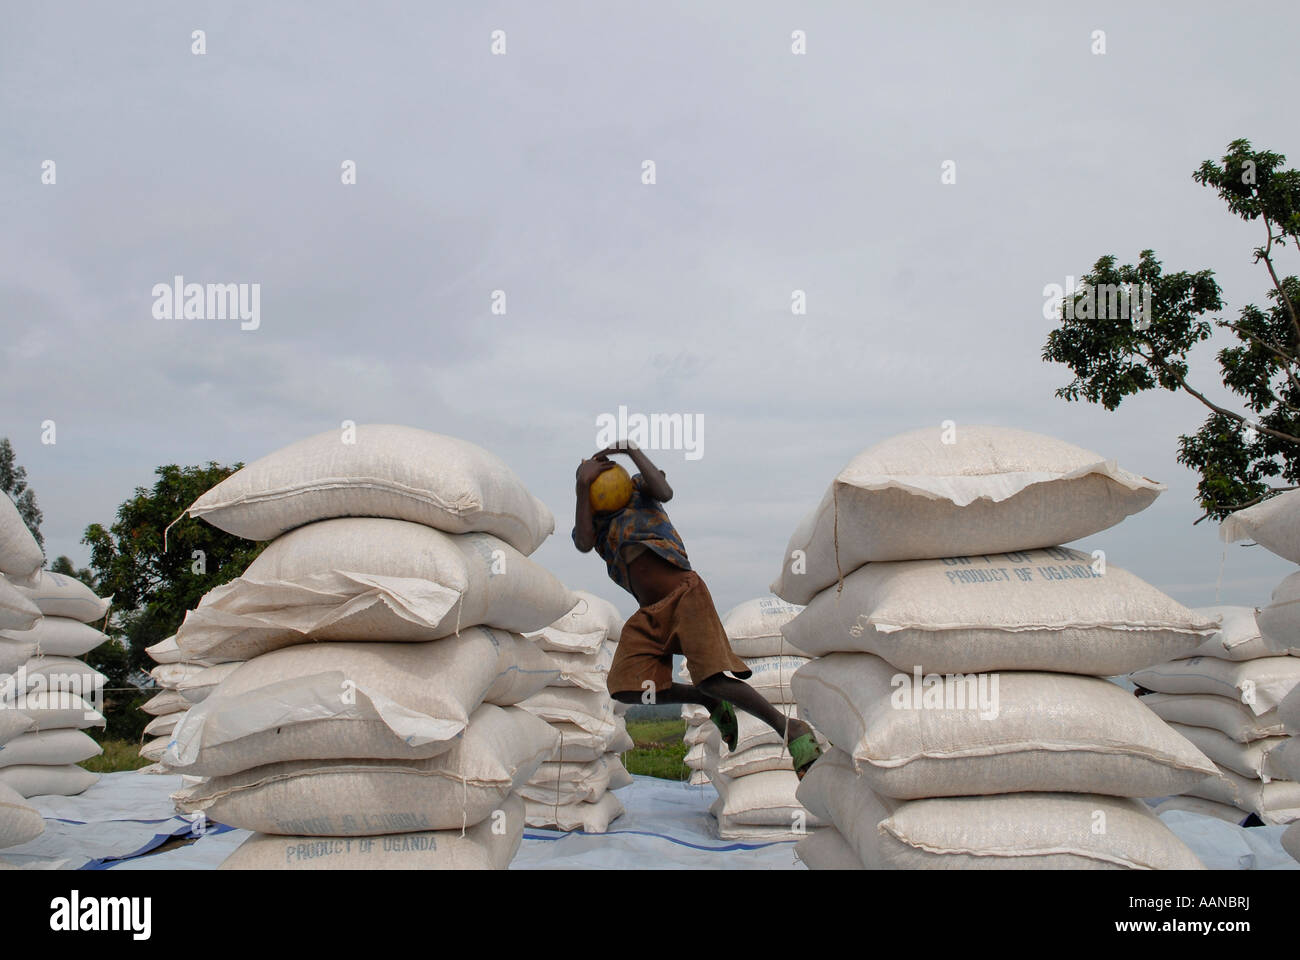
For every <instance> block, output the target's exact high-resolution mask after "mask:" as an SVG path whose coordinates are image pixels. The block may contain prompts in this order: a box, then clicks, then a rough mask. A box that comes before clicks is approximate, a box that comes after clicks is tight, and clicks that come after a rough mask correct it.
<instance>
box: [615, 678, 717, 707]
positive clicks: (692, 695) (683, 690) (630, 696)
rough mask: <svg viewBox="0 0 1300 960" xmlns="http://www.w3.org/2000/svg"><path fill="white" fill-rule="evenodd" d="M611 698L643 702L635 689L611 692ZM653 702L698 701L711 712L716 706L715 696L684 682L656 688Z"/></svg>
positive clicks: (621, 701)
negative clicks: (665, 687)
mask: <svg viewBox="0 0 1300 960" xmlns="http://www.w3.org/2000/svg"><path fill="white" fill-rule="evenodd" d="M612 696H613V698H614V699H615V700H617V701H618V702H619V703H643V702H644V701H643V699H642V696H643V695H642V693H641V692H640V691H637V690H627V691H624V692H622V693H615V694H612ZM652 702H653V703H698V704H699V705H700V706H702V707H704V708H705V709H706V710H708V711H709V713H712V712H713V711H714V710H716V709H717V707H718V701H717V698H716V697H711V696H709V695H708V694H706V693H705V692H704V691H703V690H701V689H699V687H692V686H690V685H689V684H685V683H674V684H672V685H671V686H670V687H669V688H668V689H667V690H656V691H655V698H654V700H653V701H652Z"/></svg>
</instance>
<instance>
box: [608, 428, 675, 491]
mask: <svg viewBox="0 0 1300 960" xmlns="http://www.w3.org/2000/svg"><path fill="white" fill-rule="evenodd" d="M610 453H626V454H627V455H628V456H629V457H631V458H632V462H633V463H635V464H636V468H637V470H639V471H640V472H641V480H642V482H643V483H644V484H645V492H646V493H647V494H649V495H650V497H651V498H652V499H654V500H658V501H659V502H660V503H667V502H668V501H669V500H671V499H672V498H673V488H672V487H670V486H669V485H668V478H667V476H666V475H665V474H664V472H663V471H662V470H660V469H659V468H658V467H656V466H655V465H654V464H653V463H651V462H650V458H649V457H647V456H646V455H645V451H644V450H642V449H641V448H640V447H638V446H637V445H636V444H634V443H632V442H631V441H630V440H624V441H623V442H622V444H619V445H615V446H612V447H606V448H605V449H604V450H602V451H600V453H598V454H596V456H598V457H599V456H604V455H606V454H610Z"/></svg>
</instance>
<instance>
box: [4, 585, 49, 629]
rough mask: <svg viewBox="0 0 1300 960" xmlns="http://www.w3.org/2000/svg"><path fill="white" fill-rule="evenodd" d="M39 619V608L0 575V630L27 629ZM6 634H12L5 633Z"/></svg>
mask: <svg viewBox="0 0 1300 960" xmlns="http://www.w3.org/2000/svg"><path fill="white" fill-rule="evenodd" d="M40 619H41V611H40V608H39V607H37V606H36V604H34V603H32V601H30V600H28V599H27V597H25V596H24V595H23V594H22V593H21V592H19V590H18V588H17V587H15V586H14V585H13V584H12V583H10V582H9V581H8V580H6V579H5V578H4V577H2V576H0V630H5V631H15V630H18V631H27V630H30V629H31V628H32V627H34V626H35V625H36V621H38V620H40ZM7 636H9V637H11V638H12V636H13V634H12V633H7Z"/></svg>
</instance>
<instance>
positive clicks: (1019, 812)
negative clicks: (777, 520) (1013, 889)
mask: <svg viewBox="0 0 1300 960" xmlns="http://www.w3.org/2000/svg"><path fill="white" fill-rule="evenodd" d="M1162 489H1163V488H1162V487H1161V485H1159V484H1156V483H1154V482H1152V481H1150V480H1147V479H1146V478H1144V477H1139V476H1136V475H1134V474H1131V473H1128V472H1127V471H1124V470H1121V469H1119V468H1118V467H1117V466H1116V465H1115V464H1114V463H1113V462H1109V461H1105V460H1103V459H1102V458H1101V457H1098V456H1097V455H1096V454H1093V453H1090V452H1088V451H1086V450H1082V449H1080V448H1078V447H1074V446H1072V445H1070V444H1066V443H1063V442H1060V441H1057V440H1053V439H1051V438H1048V437H1043V436H1039V435H1036V434H1030V433H1025V432H1023V431H1018V430H1011V429H1006V428H999V427H975V426H972V427H964V428H958V429H957V430H956V431H955V434H954V432H953V431H951V430H949V431H947V432H944V431H941V430H939V429H935V430H922V431H916V432H913V433H909V434H905V435H903V436H901V437H897V438H894V439H892V440H889V441H886V442H884V443H882V444H879V445H877V446H875V447H873V448H870V449H868V450H867V451H865V452H864V453H862V454H860V455H859V456H858V457H856V458H855V459H854V460H853V461H852V462H851V463H850V464H849V466H848V467H847V468H846V469H845V470H844V471H842V472H841V473H840V474H839V476H838V477H837V478H836V479H835V481H834V483H833V484H832V486H831V489H830V490H829V491H828V492H827V493H826V495H825V497H824V498H823V500H822V503H821V505H820V506H819V507H818V508H817V509H816V510H815V511H814V512H813V513H812V514H811V515H810V516H809V517H808V518H807V519H806V520H805V521H804V522H803V524H801V526H800V527H799V529H798V530H797V531H796V533H795V535H794V537H793V538H792V539H791V542H790V545H789V548H788V550H787V554H786V558H785V563H784V566H783V570H782V573H781V576H780V577H779V578H778V580H777V582H776V583H775V584H773V588H772V589H773V591H774V592H775V593H776V594H777V595H778V596H781V597H783V598H784V599H786V600H788V601H790V602H792V603H806V604H807V608H806V609H805V610H804V611H803V612H802V613H800V614H799V615H798V616H797V617H795V618H794V619H793V620H791V621H790V623H788V624H787V625H786V627H785V629H784V631H783V632H784V634H785V637H786V639H787V640H789V642H790V643H791V644H792V645H794V646H795V647H797V648H799V649H801V650H803V651H806V652H807V653H808V654H809V655H812V656H815V657H816V658H817V659H814V660H812V661H811V662H809V663H808V664H807V665H806V666H804V667H802V668H801V669H800V670H799V672H798V673H797V674H796V675H795V678H794V681H793V689H794V694H795V698H796V700H797V701H798V704H799V709H800V714H801V716H802V717H803V719H805V720H807V721H809V722H810V723H812V724H813V725H814V726H815V727H816V728H817V729H818V730H819V731H820V732H821V733H822V734H824V735H825V736H826V737H827V738H828V739H829V740H830V742H831V743H832V744H833V745H834V748H833V749H832V750H831V751H830V752H828V753H827V754H826V755H825V756H823V757H822V758H821V759H820V760H819V761H818V762H817V763H816V764H815V765H814V766H813V768H812V769H811V770H810V771H809V773H808V775H807V777H806V778H805V779H804V781H803V782H802V783H801V784H800V787H799V792H798V797H799V799H800V800H801V801H802V802H803V804H804V805H805V806H806V807H807V808H808V809H809V810H811V811H812V812H813V813H814V814H816V815H817V816H819V817H822V818H823V819H825V820H827V821H828V822H830V823H832V824H834V829H833V830H823V831H818V832H817V833H815V834H813V835H810V836H809V837H808V838H807V839H805V840H804V841H802V842H801V843H800V845H799V847H798V848H797V850H798V853H799V856H800V857H801V858H802V859H803V860H804V862H805V863H807V864H808V866H810V867H813V868H822V867H859V868H861V867H866V868H894V869H899V868H927V869H934V868H1003V869H1005V868H1029V869H1037V868H1053V867H1063V868H1196V867H1200V866H1201V864H1200V862H1199V861H1198V860H1197V858H1196V857H1195V855H1193V854H1192V852H1191V851H1190V850H1189V849H1188V848H1187V847H1186V846H1185V845H1184V844H1183V843H1182V841H1180V840H1179V839H1178V838H1177V837H1176V836H1175V835H1174V834H1173V833H1172V832H1171V831H1170V830H1169V829H1168V828H1167V827H1165V825H1164V824H1163V823H1161V821H1160V820H1159V819H1158V818H1157V817H1156V816H1155V815H1154V814H1153V813H1152V812H1151V811H1150V810H1149V809H1148V808H1147V806H1146V805H1145V804H1143V803H1142V802H1141V800H1139V799H1134V798H1141V797H1158V796H1169V795H1172V794H1176V793H1181V792H1183V791H1184V790H1185V789H1187V788H1188V787H1191V786H1192V785H1194V784H1196V783H1198V782H1200V781H1201V780H1203V779H1205V778H1206V777H1207V776H1209V775H1212V774H1213V772H1214V767H1213V764H1211V763H1210V761H1209V760H1208V759H1207V758H1206V757H1205V756H1204V755H1203V754H1202V753H1201V752H1200V751H1199V750H1198V749H1196V747H1195V746H1194V745H1193V744H1191V743H1190V742H1189V741H1188V740H1187V739H1186V738H1184V737H1183V736H1181V735H1179V734H1178V733H1176V732H1175V731H1174V730H1172V729H1170V728H1169V726H1168V725H1167V724H1165V722H1164V721H1162V720H1161V719H1160V718H1159V717H1158V716H1156V715H1155V714H1154V713H1153V712H1152V711H1151V710H1150V709H1149V708H1148V707H1146V706H1145V705H1144V704H1143V703H1142V702H1141V700H1139V699H1138V698H1136V697H1134V696H1133V695H1132V694H1131V693H1128V692H1126V691H1125V690H1124V689H1122V688H1121V687H1120V686H1118V685H1117V684H1114V683H1112V682H1110V681H1109V680H1107V679H1104V678H1106V677H1109V676H1115V675H1118V674H1122V673H1128V672H1130V671H1132V670H1135V669H1137V668H1139V667H1142V666H1145V665H1149V664H1152V663H1158V662H1161V661H1163V660H1168V659H1170V658H1172V657H1174V656H1177V655H1180V654H1183V653H1186V652H1189V651H1192V650H1194V649H1196V648H1197V647H1198V646H1200V645H1201V644H1202V643H1203V642H1204V641H1205V639H1206V638H1207V637H1208V636H1210V635H1212V634H1213V633H1214V632H1215V630H1216V628H1217V624H1216V623H1215V622H1214V621H1212V620H1208V619H1206V618H1204V617H1201V616H1198V615H1196V614H1194V613H1192V612H1191V611H1190V610H1187V609H1185V608H1184V607H1182V606H1180V605H1179V604H1177V603H1175V602H1174V601H1173V600H1171V599H1170V598H1169V597H1167V596H1165V595H1164V594H1162V593H1160V592H1159V591H1158V590H1155V589H1154V588H1152V587H1151V586H1149V585H1148V584H1146V583H1144V582H1142V581H1141V580H1139V579H1138V578H1137V577H1135V576H1133V575H1132V574H1130V573H1127V572H1125V571H1124V570H1121V569H1119V568H1118V567H1116V566H1115V565H1114V564H1110V563H1107V562H1106V560H1105V558H1104V557H1103V556H1090V555H1087V554H1082V553H1079V552H1078V551H1072V550H1066V549H1062V548H1060V547H1058V546H1055V544H1060V543H1067V542H1070V541H1072V540H1077V539H1079V538H1081V537H1086V536H1089V535H1091V534H1095V533H1097V532H1098V531H1101V530H1105V529H1107V528H1108V527H1111V526H1114V525H1115V524H1117V523H1119V522H1120V521H1122V520H1123V519H1124V518H1125V517H1127V516H1129V515H1131V514H1134V513H1137V512H1138V511H1139V510H1142V509H1143V508H1145V507H1146V506H1148V505H1149V504H1150V503H1151V502H1152V501H1153V500H1154V499H1155V497H1156V496H1157V495H1158V494H1159V492H1160V491H1161V490H1162ZM841 576H842V588H841V579H840V578H841Z"/></svg>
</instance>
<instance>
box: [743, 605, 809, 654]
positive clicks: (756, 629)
mask: <svg viewBox="0 0 1300 960" xmlns="http://www.w3.org/2000/svg"><path fill="white" fill-rule="evenodd" d="M802 609H803V607H801V606H798V605H796V604H793V603H786V602H785V601H784V600H782V599H781V598H780V597H758V598H757V599H755V600H746V601H745V602H744V603H741V604H738V605H737V606H734V607H732V608H731V609H730V610H728V611H727V614H726V616H724V617H723V618H722V627H723V629H724V630H726V631H727V639H728V640H730V641H731V649H732V651H733V652H734V653H735V654H736V656H738V657H740V658H742V659H748V658H749V657H780V656H793V657H807V656H809V654H808V653H807V652H806V651H804V650H800V649H798V648H796V647H793V646H792V645H791V644H790V643H789V642H788V641H787V640H786V639H785V637H783V636H782V635H781V628H782V627H784V626H785V625H786V624H787V623H789V622H790V621H791V620H793V619H794V618H795V617H796V616H797V615H798V614H799V611H801V610H802Z"/></svg>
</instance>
